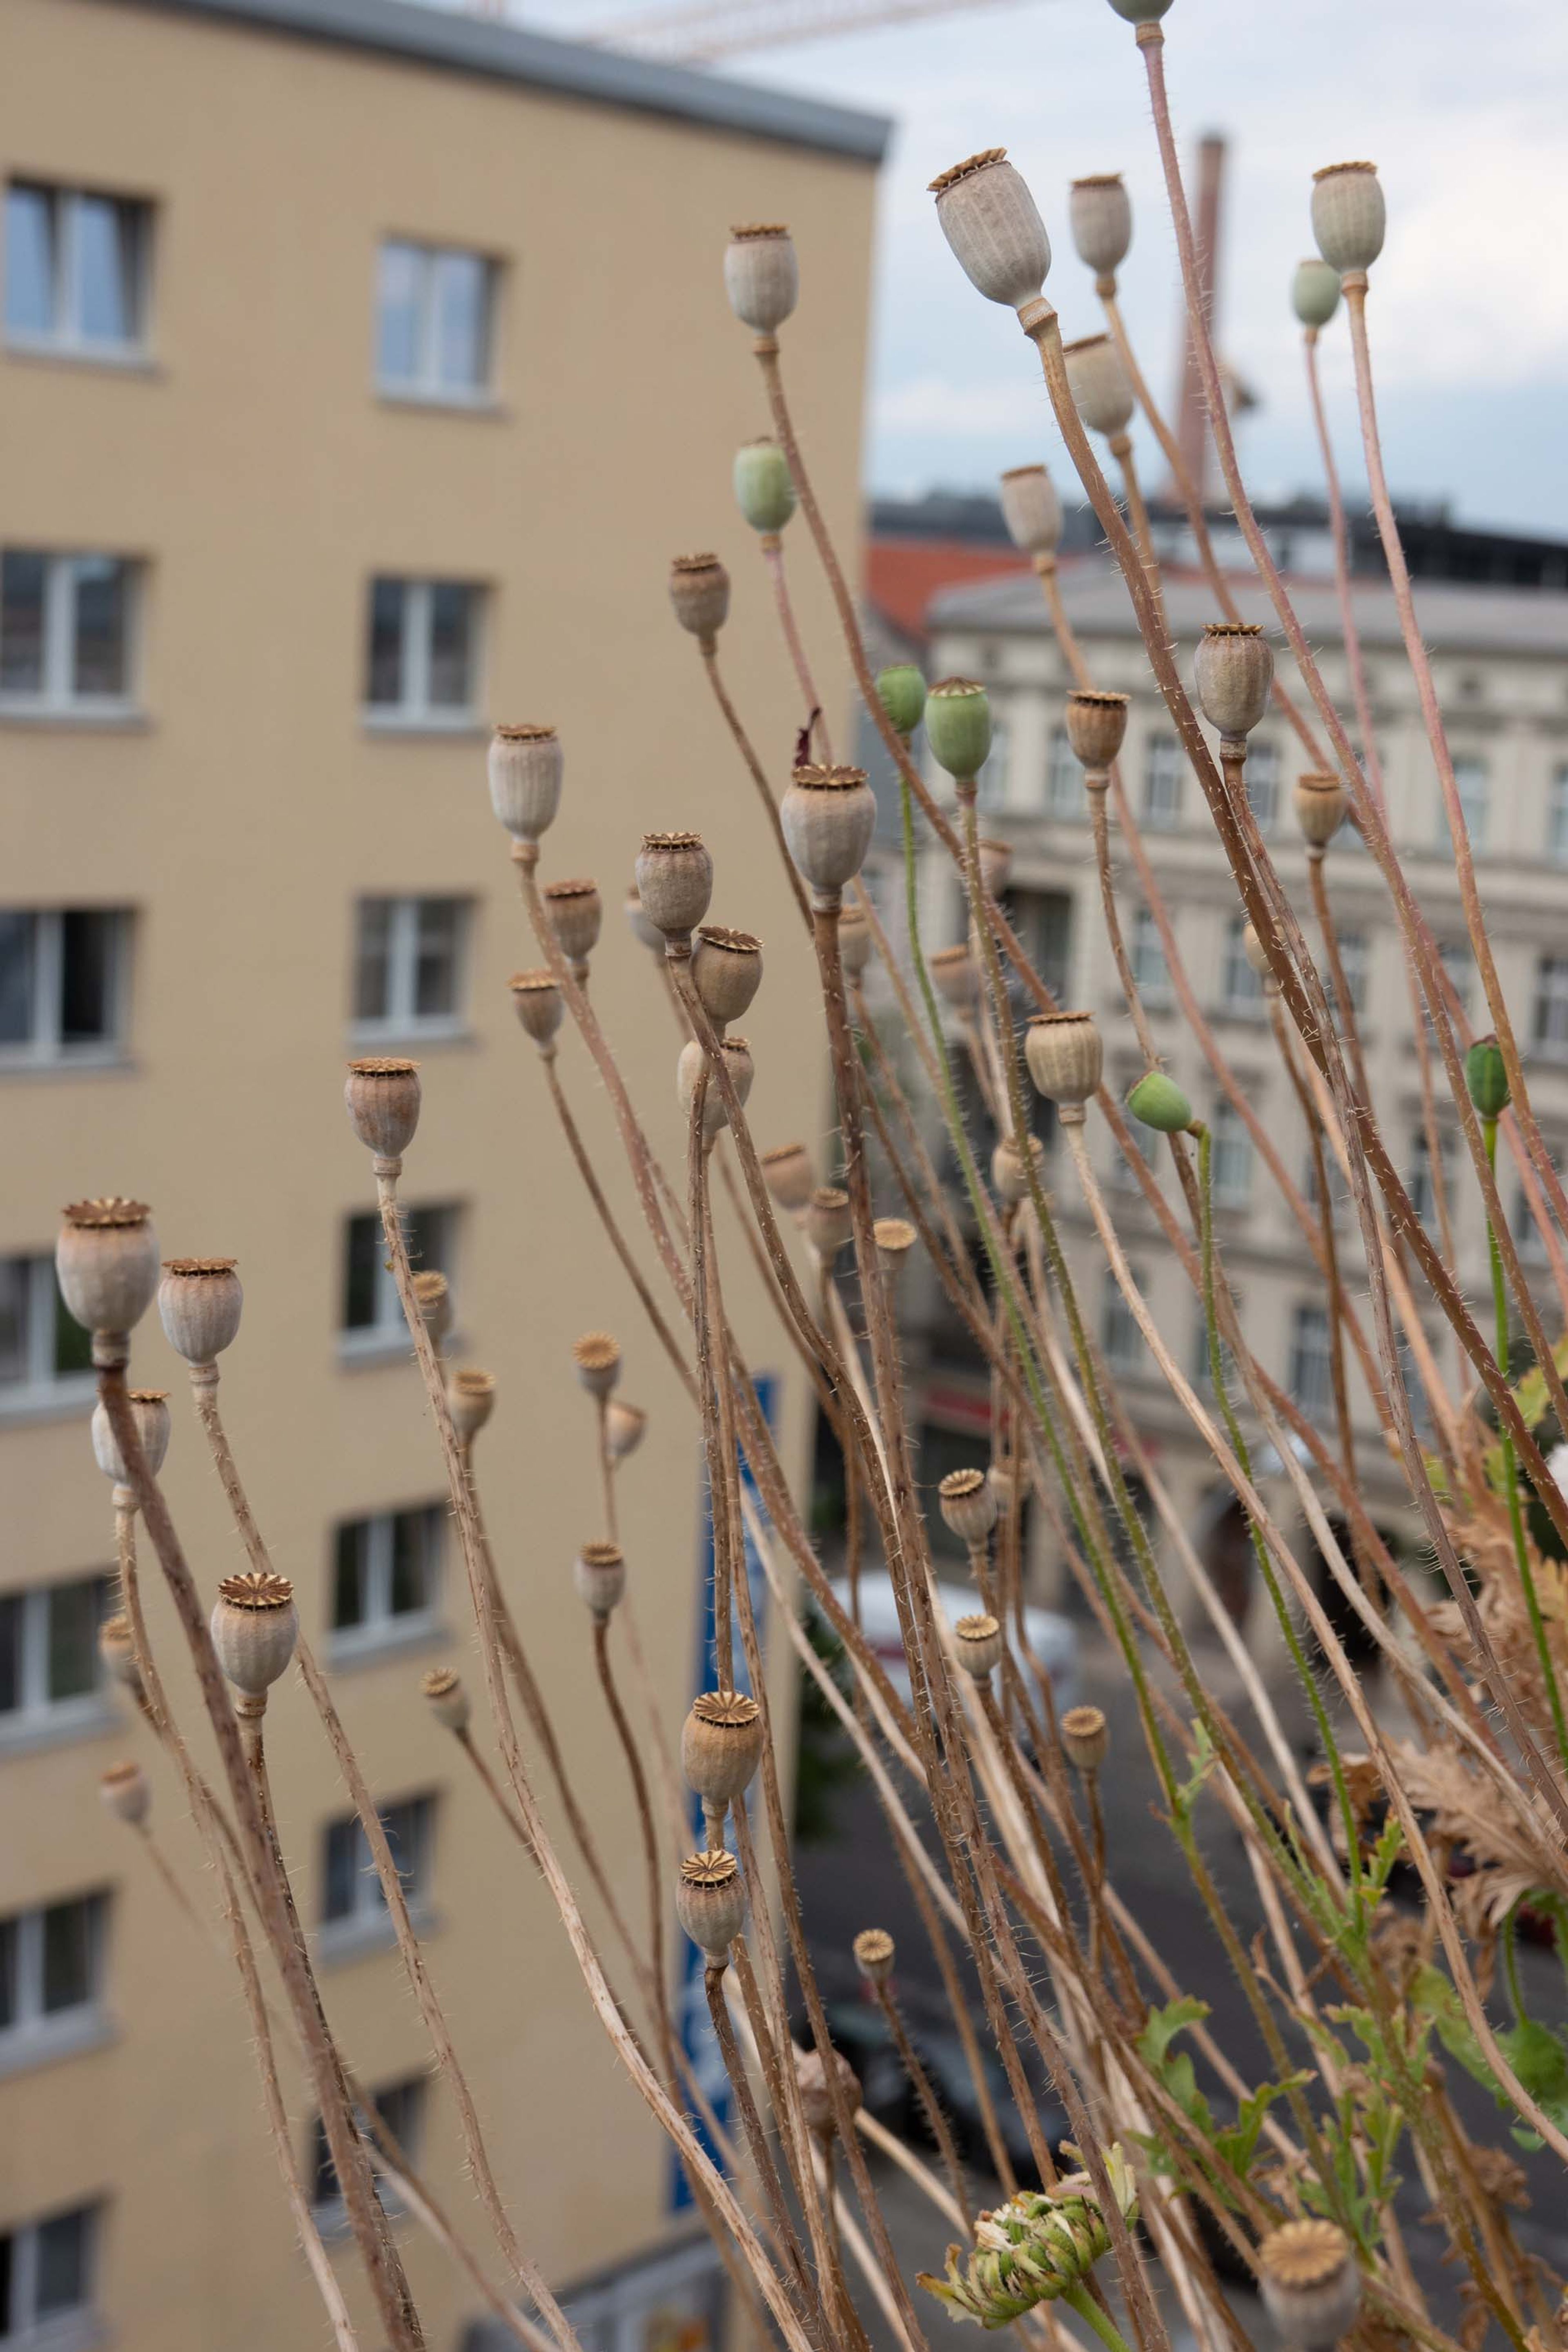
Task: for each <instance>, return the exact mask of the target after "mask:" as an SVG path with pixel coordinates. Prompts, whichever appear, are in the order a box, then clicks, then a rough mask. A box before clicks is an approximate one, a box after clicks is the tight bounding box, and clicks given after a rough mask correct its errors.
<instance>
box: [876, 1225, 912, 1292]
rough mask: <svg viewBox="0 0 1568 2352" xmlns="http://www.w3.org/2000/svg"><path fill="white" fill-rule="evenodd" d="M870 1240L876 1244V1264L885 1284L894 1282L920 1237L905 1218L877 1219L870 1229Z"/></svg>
mask: <svg viewBox="0 0 1568 2352" xmlns="http://www.w3.org/2000/svg"><path fill="white" fill-rule="evenodd" d="M871 1238H872V1240H873V1241H874V1242H875V1243H876V1244H877V1263H878V1265H879V1266H880V1267H881V1269H882V1278H883V1280H884V1281H885V1282H889V1283H892V1282H896V1281H897V1280H898V1278H899V1276H900V1274H902V1272H903V1270H904V1267H905V1265H907V1264H908V1261H909V1255H910V1251H911V1250H912V1249H913V1247H914V1245H915V1244H916V1242H917V1241H918V1240H919V1239H920V1235H919V1234H917V1233H916V1231H915V1229H914V1227H913V1225H911V1224H910V1221H909V1219H908V1218H907V1217H879V1218H878V1219H877V1221H876V1223H875V1224H874V1225H873V1226H872V1227H871Z"/></svg>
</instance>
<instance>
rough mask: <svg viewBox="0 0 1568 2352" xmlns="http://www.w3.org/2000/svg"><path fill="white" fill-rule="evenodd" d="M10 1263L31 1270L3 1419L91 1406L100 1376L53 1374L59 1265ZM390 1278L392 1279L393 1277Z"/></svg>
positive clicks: (32, 1257)
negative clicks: (23, 1352) (18, 1367)
mask: <svg viewBox="0 0 1568 2352" xmlns="http://www.w3.org/2000/svg"><path fill="white" fill-rule="evenodd" d="M0 1255H3V1256H4V1257H5V1258H6V1259H7V1260H8V1261H9V1262H11V1263H13V1264H14V1263H16V1261H18V1260H20V1261H21V1263H22V1264H24V1265H26V1267H27V1282H28V1288H29V1294H30V1295H29V1297H28V1300H27V1369H26V1372H25V1373H24V1375H23V1377H22V1378H21V1379H20V1380H19V1381H0V1421H4V1420H6V1419H8V1418H9V1417H11V1416H13V1415H16V1414H19V1413H27V1412H37V1411H39V1410H40V1409H44V1410H50V1411H58V1409H59V1408H60V1407H62V1406H70V1405H76V1404H82V1405H85V1404H89V1403H90V1402H91V1401H92V1399H93V1397H94V1396H95V1394H96V1393H97V1388H98V1380H97V1375H96V1373H94V1372H93V1371H91V1370H84V1371H79V1372H57V1371H56V1370H55V1262H54V1259H53V1258H52V1257H51V1256H50V1255H49V1254H48V1253H47V1251H39V1252H37V1253H34V1252H33V1251H31V1250H10V1251H5V1252H3V1253H0ZM389 1279H390V1277H389Z"/></svg>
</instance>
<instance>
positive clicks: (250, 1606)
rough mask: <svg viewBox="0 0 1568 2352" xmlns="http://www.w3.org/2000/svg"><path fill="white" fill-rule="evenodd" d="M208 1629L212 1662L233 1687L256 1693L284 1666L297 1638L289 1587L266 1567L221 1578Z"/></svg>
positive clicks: (266, 1687)
mask: <svg viewBox="0 0 1568 2352" xmlns="http://www.w3.org/2000/svg"><path fill="white" fill-rule="evenodd" d="M211 1630H212V1637H213V1647H214V1649H215V1650H216V1652H217V1657H218V1664H219V1665H220V1666H221V1667H222V1668H223V1670H224V1673H225V1674H226V1675H227V1677H228V1679H229V1681H230V1682H231V1683H232V1684H233V1685H234V1686H235V1688H236V1690H238V1691H244V1692H245V1693H246V1695H247V1696H248V1697H250V1698H260V1697H262V1696H264V1694H265V1693H266V1692H268V1691H269V1690H270V1689H271V1687H272V1685H273V1684H274V1683H275V1682H276V1681H277V1680H278V1677H279V1675H281V1674H282V1673H283V1672H284V1670H285V1669H286V1667H287V1666H288V1664H289V1659H290V1658H291V1657H292V1656H293V1654H294V1644H295V1643H296V1642H297V1641H298V1640H299V1637H300V1620H299V1617H298V1615H297V1614H296V1612H295V1609H294V1588H293V1586H292V1585H291V1584H290V1583H289V1580H288V1578H287V1577H286V1576H274V1575H273V1573H272V1571H271V1570H270V1569H247V1570H246V1571H245V1573H244V1574H243V1575H242V1576H226V1577H225V1578H224V1580H223V1582H222V1583H221V1584H220V1585H219V1586H218V1589H217V1601H216V1604H215V1606H214V1609H213V1613H212V1620H211Z"/></svg>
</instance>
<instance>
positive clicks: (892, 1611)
mask: <svg viewBox="0 0 1568 2352" xmlns="http://www.w3.org/2000/svg"><path fill="white" fill-rule="evenodd" d="M833 1597H834V1599H835V1600H836V1601H837V1602H838V1604H839V1606H840V1608H841V1609H842V1610H843V1611H844V1612H845V1614H846V1615H848V1614H849V1613H850V1609H849V1584H848V1580H847V1578H845V1577H839V1578H837V1579H836V1580H835V1581H834V1585H833ZM936 1600H937V1607H938V1608H939V1609H940V1610H941V1612H942V1615H943V1616H944V1617H945V1618H946V1619H947V1621H948V1622H949V1623H950V1624H951V1623H952V1621H953V1620H954V1619H955V1618H957V1617H974V1616H977V1615H978V1614H979V1613H980V1611H981V1610H982V1608H983V1607H984V1602H983V1601H981V1598H980V1595H979V1593H978V1591H976V1590H975V1588H974V1586H973V1585H972V1584H939V1585H938V1586H937V1588H936ZM1024 1624H1025V1627H1026V1631H1027V1633H1028V1637H1029V1647H1030V1649H1032V1650H1033V1652H1034V1654H1035V1656H1036V1657H1037V1659H1038V1660H1039V1663H1040V1664H1041V1666H1042V1667H1043V1668H1044V1670H1045V1672H1046V1673H1047V1675H1049V1677H1050V1684H1051V1696H1052V1698H1053V1699H1054V1701H1055V1703H1056V1709H1057V1713H1058V1715H1061V1714H1062V1713H1063V1712H1064V1711H1065V1710H1066V1709H1067V1708H1068V1707H1069V1706H1077V1705H1078V1634H1077V1632H1076V1631H1075V1629H1074V1627H1073V1626H1072V1625H1071V1624H1070V1623H1069V1622H1068V1619H1067V1618H1065V1617H1060V1616H1058V1614H1057V1612H1056V1611H1055V1610H1054V1609H1027V1608H1026V1610H1025V1612H1024ZM860 1626H861V1630H862V1632H863V1633H864V1634H865V1636H866V1639H867V1641H868V1643H869V1644H870V1646H871V1648H872V1649H873V1650H874V1651H875V1652H876V1654H877V1655H878V1657H879V1659H880V1660H881V1662H882V1664H883V1666H884V1668H885V1669H886V1672H887V1676H888V1680H889V1682H890V1683H891V1684H892V1685H893V1688H894V1689H895V1690H896V1691H897V1692H898V1694H899V1696H900V1698H901V1699H905V1700H907V1699H908V1698H909V1696H910V1669H909V1664H908V1661H907V1660H906V1658H905V1656H904V1643H903V1636H902V1635H901V1633H900V1631H899V1604H898V1602H897V1601H896V1600H895V1599H894V1597H893V1583H892V1579H891V1578H890V1577H889V1575H888V1574H887V1572H886V1570H882V1569H877V1570H868V1571H867V1573H866V1574H865V1575H863V1576H862V1577H861V1579H860ZM1007 1641H1008V1646H1009V1648H1010V1649H1011V1650H1012V1653H1013V1655H1014V1657H1015V1658H1016V1660H1017V1662H1018V1665H1019V1669H1020V1671H1021V1672H1022V1674H1023V1675H1025V1677H1026V1679H1027V1678H1028V1676H1029V1675H1030V1674H1031V1671H1032V1669H1031V1667H1030V1664H1029V1661H1028V1659H1027V1658H1026V1656H1025V1655H1024V1654H1023V1652H1022V1650H1021V1649H1020V1647H1019V1644H1018V1629H1017V1627H1016V1624H1015V1623H1014V1622H1013V1621H1012V1619H1011V1618H1009V1620H1008V1622H1007Z"/></svg>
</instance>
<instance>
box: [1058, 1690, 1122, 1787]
mask: <svg viewBox="0 0 1568 2352" xmlns="http://www.w3.org/2000/svg"><path fill="white" fill-rule="evenodd" d="M1057 1728H1058V1731H1059V1733H1060V1734H1061V1743H1062V1754H1063V1755H1064V1756H1065V1757H1066V1758H1067V1759H1068V1763H1069V1764H1070V1765H1072V1767H1073V1768H1074V1769H1075V1770H1076V1771H1079V1772H1098V1771H1099V1769H1100V1766H1101V1765H1102V1764H1103V1763H1104V1761H1105V1758H1106V1753H1107V1750H1108V1749H1109V1748H1110V1729H1109V1727H1108V1726H1107V1724H1106V1720H1105V1717H1104V1715H1103V1713H1102V1712H1101V1710H1100V1708H1099V1707H1098V1706H1069V1707H1068V1711H1067V1713H1066V1714H1065V1715H1064V1716H1063V1717H1062V1718H1061V1721H1060V1722H1059V1724H1058V1727H1057Z"/></svg>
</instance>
